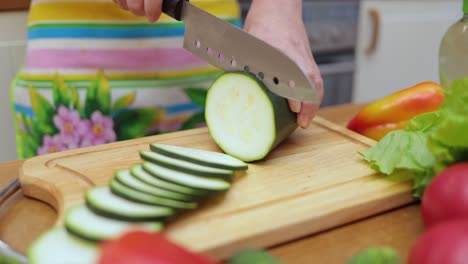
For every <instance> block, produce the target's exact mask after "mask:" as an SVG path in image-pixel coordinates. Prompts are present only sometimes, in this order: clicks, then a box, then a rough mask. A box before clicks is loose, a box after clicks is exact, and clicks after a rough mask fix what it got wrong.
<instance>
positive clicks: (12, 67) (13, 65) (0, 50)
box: [0, 11, 27, 162]
mask: <svg viewBox="0 0 468 264" xmlns="http://www.w3.org/2000/svg"><path fill="white" fill-rule="evenodd" d="M26 27H27V12H26V11H18V12H0V32H1V34H0V162H4V161H9V160H15V159H17V158H18V156H17V153H16V138H15V129H14V123H13V113H12V111H11V102H10V85H11V82H12V80H13V78H14V76H15V74H16V73H17V71H18V70H19V69H20V67H21V66H22V64H23V61H24V54H25V52H26V34H27V33H26Z"/></svg>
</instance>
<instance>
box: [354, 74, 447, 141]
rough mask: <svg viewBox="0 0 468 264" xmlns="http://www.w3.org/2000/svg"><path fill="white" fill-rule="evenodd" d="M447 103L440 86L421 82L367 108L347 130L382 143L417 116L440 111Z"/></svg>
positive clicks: (355, 117) (355, 118)
mask: <svg viewBox="0 0 468 264" xmlns="http://www.w3.org/2000/svg"><path fill="white" fill-rule="evenodd" d="M443 100H444V95H443V88H442V87H441V86H440V85H439V84H437V83H435V82H430V81H428V82H421V83H418V84H416V85H414V86H411V87H408V88H405V89H403V90H400V91H397V92H395V93H392V94H390V95H388V96H386V97H384V98H382V99H380V100H377V101H375V102H372V103H370V104H369V105H367V106H365V107H364V108H363V109H362V110H361V111H360V112H359V113H358V114H357V115H356V116H354V118H353V119H352V120H351V121H350V122H349V123H348V125H347V128H348V129H350V130H353V131H355V132H357V133H359V134H362V135H364V136H367V137H369V138H372V139H374V140H380V139H381V138H382V137H384V136H385V135H386V134H387V133H389V132H390V131H393V130H397V129H401V128H404V127H405V126H406V123H407V122H408V121H409V120H410V119H411V118H413V117H414V116H416V115H419V114H422V113H426V112H432V111H436V110H438V109H439V106H440V104H441V103H442V102H443Z"/></svg>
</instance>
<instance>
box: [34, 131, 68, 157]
mask: <svg viewBox="0 0 468 264" xmlns="http://www.w3.org/2000/svg"><path fill="white" fill-rule="evenodd" d="M65 149H66V148H65V146H64V144H63V141H62V138H61V137H60V135H55V136H52V137H51V136H48V135H47V136H44V138H43V144H42V146H41V147H39V148H38V149H37V154H39V155H42V154H47V153H54V152H59V151H62V150H65Z"/></svg>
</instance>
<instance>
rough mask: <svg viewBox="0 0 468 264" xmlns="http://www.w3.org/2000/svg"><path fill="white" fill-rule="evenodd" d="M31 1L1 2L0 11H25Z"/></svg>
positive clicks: (6, 0) (7, 0) (12, 0)
mask: <svg viewBox="0 0 468 264" xmlns="http://www.w3.org/2000/svg"><path fill="white" fill-rule="evenodd" d="M30 4H31V0H1V1H0V11H11V10H27V9H29V5H30Z"/></svg>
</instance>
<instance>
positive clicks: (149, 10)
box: [112, 0, 162, 22]
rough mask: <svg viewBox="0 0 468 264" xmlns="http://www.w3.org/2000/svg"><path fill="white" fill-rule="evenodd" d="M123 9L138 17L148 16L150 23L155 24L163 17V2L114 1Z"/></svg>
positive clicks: (158, 0)
mask: <svg viewBox="0 0 468 264" xmlns="http://www.w3.org/2000/svg"><path fill="white" fill-rule="evenodd" d="M112 1H114V3H116V4H118V5H120V7H121V8H122V9H125V10H128V11H130V12H132V13H133V14H134V15H136V16H146V17H147V18H148V21H149V22H155V21H157V20H158V19H159V17H160V16H161V12H162V11H161V9H162V0H112Z"/></svg>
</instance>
